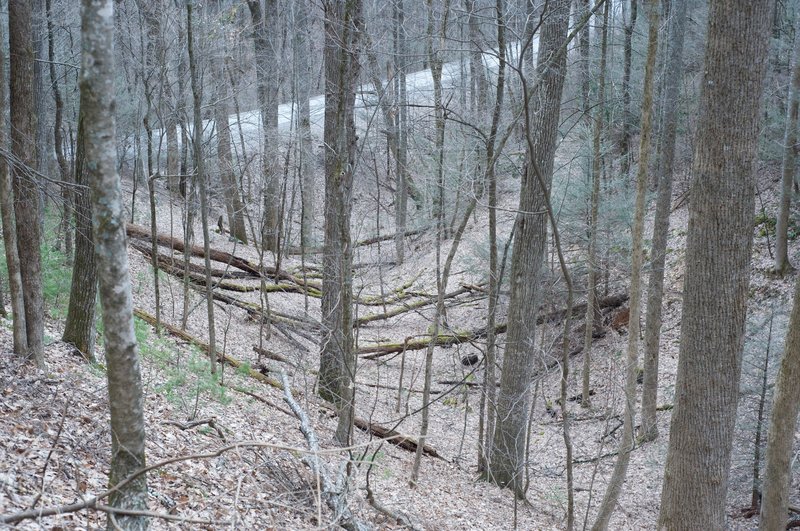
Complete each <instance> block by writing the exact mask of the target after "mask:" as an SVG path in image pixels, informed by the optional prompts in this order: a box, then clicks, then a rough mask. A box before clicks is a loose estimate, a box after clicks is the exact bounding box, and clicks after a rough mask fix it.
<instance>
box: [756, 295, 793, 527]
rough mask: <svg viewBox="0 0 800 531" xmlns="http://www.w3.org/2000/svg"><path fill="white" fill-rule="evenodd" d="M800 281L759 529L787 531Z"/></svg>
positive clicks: (771, 431)
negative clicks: (781, 530) (782, 530)
mask: <svg viewBox="0 0 800 531" xmlns="http://www.w3.org/2000/svg"><path fill="white" fill-rule="evenodd" d="M798 381H800V280H799V281H796V282H795V289H794V302H793V307H792V315H791V317H790V318H789V326H788V328H787V329H786V342H785V347H784V352H783V359H782V360H781V365H780V368H779V369H778V376H777V379H776V380H775V398H774V399H773V405H772V420H771V421H770V426H769V436H768V439H767V456H766V467H765V471H764V488H763V494H762V497H761V522H760V527H759V529H761V530H763V531H773V530H777V529H785V528H786V520H787V514H788V506H789V492H790V489H789V487H790V483H791V472H792V466H791V465H792V448H793V446H794V438H795V431H796V430H797V414H798V412H800V385H797V382H798Z"/></svg>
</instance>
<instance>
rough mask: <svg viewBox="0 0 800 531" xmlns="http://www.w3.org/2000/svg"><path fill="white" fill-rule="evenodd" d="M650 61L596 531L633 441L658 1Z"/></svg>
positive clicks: (650, 14) (651, 7) (651, 0)
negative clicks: (613, 428) (613, 419)
mask: <svg viewBox="0 0 800 531" xmlns="http://www.w3.org/2000/svg"><path fill="white" fill-rule="evenodd" d="M646 9H647V19H648V23H649V24H648V25H649V30H648V34H647V35H648V37H647V62H646V64H645V72H644V93H643V95H642V132H641V135H640V138H639V167H638V168H637V171H636V205H635V210H634V217H633V230H632V234H631V240H632V242H631V287H630V292H629V293H630V300H629V310H630V313H629V320H628V323H629V324H628V351H627V356H626V361H625V414H624V417H623V424H622V436H621V437H620V440H619V450H618V454H617V461H616V463H614V471H613V472H612V473H611V479H609V481H608V487H607V488H606V493H605V496H604V497H603V501H602V503H601V504H600V510H599V513H598V515H597V520H596V521H595V523H594V525H593V526H592V530H593V531H600V530H605V529H608V523H609V521H610V520H611V515H612V514H613V512H614V510H615V509H616V507H617V501H618V500H619V495H620V493H621V492H622V485H623V483H624V482H625V476H626V475H627V473H628V463H629V462H630V459H631V451H632V450H633V448H634V446H635V444H636V442H635V440H634V436H635V434H634V422H633V421H634V415H635V413H636V383H637V382H636V379H637V377H638V375H639V320H640V316H641V301H642V262H643V261H644V256H643V255H644V241H643V239H644V214H645V208H646V201H645V200H646V195H647V172H648V170H649V160H650V152H651V150H652V147H651V145H650V134H651V132H652V123H653V78H654V77H655V69H656V56H657V54H658V29H659V23H660V13H659V10H660V6H659V2H658V0H647V3H646Z"/></svg>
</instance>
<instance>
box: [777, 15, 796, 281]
mask: <svg viewBox="0 0 800 531" xmlns="http://www.w3.org/2000/svg"><path fill="white" fill-rule="evenodd" d="M795 18H796V19H797V20H796V21H795V28H796V29H795V35H796V37H795V39H794V48H793V50H792V82H791V84H790V85H789V97H788V104H787V109H786V132H785V134H784V137H783V172H782V175H781V202H780V208H778V219H777V222H776V226H775V272H776V273H777V274H779V275H780V276H783V275H785V274H786V273H787V272H788V271H790V270H791V269H792V264H791V263H790V262H789V207H790V206H791V203H792V184H793V183H794V174H795V161H796V159H797V150H798V145H797V123H798V116H800V33H798V31H799V30H800V16H797V15H795Z"/></svg>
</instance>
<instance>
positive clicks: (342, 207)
mask: <svg viewBox="0 0 800 531" xmlns="http://www.w3.org/2000/svg"><path fill="white" fill-rule="evenodd" d="M323 7H324V10H325V50H324V61H325V130H324V145H325V249H324V252H323V258H322V262H323V273H322V324H323V340H322V352H321V354H320V367H319V394H320V396H321V397H322V398H324V399H325V400H328V401H329V402H332V403H333V404H334V406H335V407H336V409H337V411H338V413H339V423H338V426H337V428H336V440H337V441H338V442H339V443H340V444H343V445H347V444H349V441H350V435H351V433H352V430H353V416H354V414H355V412H354V409H355V405H354V399H355V369H356V367H355V362H356V359H355V353H354V352H353V304H352V300H353V274H352V265H353V250H352V244H351V236H350V214H351V209H352V198H353V173H354V167H355V162H356V141H357V139H356V128H355V121H354V116H353V112H354V108H355V97H356V84H357V83H358V75H359V61H358V56H359V38H360V33H361V31H362V30H363V19H362V2H361V0H347V1H345V2H340V1H337V0H326V1H325V2H324V3H323Z"/></svg>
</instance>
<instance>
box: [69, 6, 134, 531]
mask: <svg viewBox="0 0 800 531" xmlns="http://www.w3.org/2000/svg"><path fill="white" fill-rule="evenodd" d="M82 48H83V54H82V63H81V78H80V85H81V111H82V113H83V116H84V120H85V124H86V125H85V131H86V138H85V141H86V144H85V147H86V161H87V164H86V172H87V176H88V179H89V182H90V183H91V189H92V204H93V224H94V237H95V252H96V257H97V266H98V268H97V270H98V281H99V285H100V302H101V304H102V306H103V337H104V338H105V348H106V370H107V376H108V402H109V409H110V411H111V469H110V472H109V484H110V486H112V487H113V486H114V485H117V484H119V483H120V482H121V481H122V480H124V479H126V478H127V477H128V476H130V475H131V473H132V472H134V471H136V470H138V469H140V468H142V467H144V466H145V446H144V441H145V432H144V400H143V397H142V382H141V368H140V365H139V355H138V352H137V348H136V336H135V334H134V330H133V301H132V297H131V283H130V273H129V270H128V252H127V244H126V239H125V220H124V203H123V197H122V191H121V186H120V179H119V175H118V174H117V172H116V146H115V128H116V127H115V122H114V105H115V102H114V99H115V96H114V3H113V0H83V15H82ZM109 504H110V505H111V506H112V507H117V508H121V509H133V510H143V509H147V481H146V477H145V475H144V474H143V475H141V476H138V477H137V478H136V479H134V480H133V481H131V482H130V483H128V484H126V485H125V486H124V487H122V488H121V489H119V490H117V491H115V492H114V493H113V494H112V495H111V497H110V499H109ZM147 522H148V520H147V518H144V517H142V516H127V515H116V516H112V515H109V519H108V529H109V530H114V529H118V528H121V529H125V530H140V529H146V528H147V527H148V525H147Z"/></svg>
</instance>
